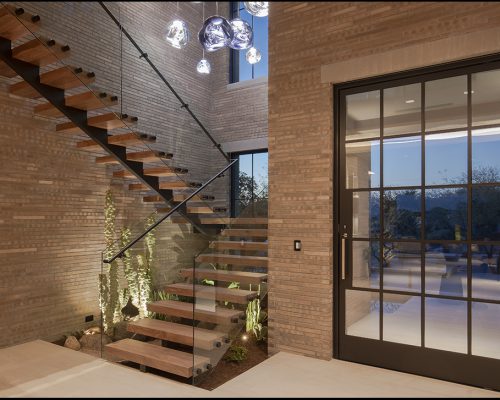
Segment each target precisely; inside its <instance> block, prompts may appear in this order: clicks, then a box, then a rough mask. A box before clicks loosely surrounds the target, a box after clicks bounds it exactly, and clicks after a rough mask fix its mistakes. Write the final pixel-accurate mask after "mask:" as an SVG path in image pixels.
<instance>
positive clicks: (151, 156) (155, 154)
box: [127, 150, 174, 162]
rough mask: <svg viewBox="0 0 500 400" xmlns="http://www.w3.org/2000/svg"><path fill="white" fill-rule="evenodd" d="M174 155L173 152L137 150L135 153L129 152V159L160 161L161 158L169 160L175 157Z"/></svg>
mask: <svg viewBox="0 0 500 400" xmlns="http://www.w3.org/2000/svg"><path fill="white" fill-rule="evenodd" d="M173 156H174V155H173V154H169V153H165V152H164V151H155V150H145V151H137V152H134V153H127V160H130V161H142V162H148V161H149V162H151V161H158V159H159V158H162V159H164V160H169V159H171V158H173Z"/></svg>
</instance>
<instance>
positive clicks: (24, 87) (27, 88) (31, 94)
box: [9, 81, 42, 99]
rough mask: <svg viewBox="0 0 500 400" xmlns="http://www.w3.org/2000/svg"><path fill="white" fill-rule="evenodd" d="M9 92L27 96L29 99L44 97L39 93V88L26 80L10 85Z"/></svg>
mask: <svg viewBox="0 0 500 400" xmlns="http://www.w3.org/2000/svg"><path fill="white" fill-rule="evenodd" d="M9 93H10V94H13V95H16V96H21V97H25V98H27V99H40V98H42V95H41V94H40V93H38V91H37V90H35V89H34V88H33V86H31V85H30V84H29V83H28V82H26V81H21V82H17V83H13V84H12V85H10V86H9Z"/></svg>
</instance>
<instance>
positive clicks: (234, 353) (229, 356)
mask: <svg viewBox="0 0 500 400" xmlns="http://www.w3.org/2000/svg"><path fill="white" fill-rule="evenodd" d="M247 357H248V349H247V348H246V347H244V346H239V345H235V344H233V345H231V347H229V350H228V351H227V353H226V354H225V356H224V359H225V360H227V361H234V362H241V361H245V360H246V359H247Z"/></svg>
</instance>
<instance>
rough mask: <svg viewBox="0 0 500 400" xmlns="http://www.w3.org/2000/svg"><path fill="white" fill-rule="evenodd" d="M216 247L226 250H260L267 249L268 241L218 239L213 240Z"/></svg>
mask: <svg viewBox="0 0 500 400" xmlns="http://www.w3.org/2000/svg"><path fill="white" fill-rule="evenodd" d="M212 245H213V247H214V248H215V249H226V250H260V251H267V249H268V244H267V242H252V241H245V240H218V241H215V242H212Z"/></svg>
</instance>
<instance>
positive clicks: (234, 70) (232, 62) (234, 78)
mask: <svg viewBox="0 0 500 400" xmlns="http://www.w3.org/2000/svg"><path fill="white" fill-rule="evenodd" d="M229 3H230V4H229V8H230V16H231V19H232V18H236V17H237V16H238V15H239V11H241V10H243V8H241V7H239V6H238V4H239V3H240V2H239V1H231V2H229ZM252 18H253V17H252ZM239 52H240V50H233V49H230V52H229V83H238V82H245V81H252V80H254V79H256V78H255V65H252V78H251V79H245V80H244V81H241V80H240V57H239Z"/></svg>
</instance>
